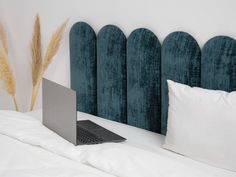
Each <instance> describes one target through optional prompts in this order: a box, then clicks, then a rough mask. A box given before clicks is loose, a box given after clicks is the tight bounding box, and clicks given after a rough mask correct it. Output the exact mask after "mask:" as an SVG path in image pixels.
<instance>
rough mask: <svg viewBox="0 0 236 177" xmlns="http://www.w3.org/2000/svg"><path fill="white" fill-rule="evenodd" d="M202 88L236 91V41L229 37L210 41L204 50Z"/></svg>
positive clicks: (220, 37)
mask: <svg viewBox="0 0 236 177" xmlns="http://www.w3.org/2000/svg"><path fill="white" fill-rule="evenodd" d="M201 72H202V77H201V82H202V87H204V88H207V89H215V90H225V91H234V90H236V40H234V39H232V38H230V37H227V36H217V37H214V38H212V39H210V40H209V41H208V42H207V43H206V44H205V45H204V47H203V49H202V70H201Z"/></svg>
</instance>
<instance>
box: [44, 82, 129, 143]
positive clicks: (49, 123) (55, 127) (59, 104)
mask: <svg viewBox="0 0 236 177" xmlns="http://www.w3.org/2000/svg"><path fill="white" fill-rule="evenodd" d="M76 105H77V104H76V92H75V91H74V90H71V89H69V88H66V87H63V86H61V85H59V84H57V83H54V82H52V81H49V80H47V79H43V124H44V125H45V126H46V127H48V128H49V129H51V130H52V131H54V132H56V133H57V134H58V135H60V136H61V137H63V138H65V139H66V140H68V141H69V142H71V143H73V144H74V145H82V144H98V143H104V142H122V141H125V140H126V139H125V138H123V137H121V136H119V135H117V134H115V133H113V132H111V131H109V130H107V129H105V128H103V127H101V126H99V125H98V124H95V123H94V122H92V121H90V120H81V121H77V107H76Z"/></svg>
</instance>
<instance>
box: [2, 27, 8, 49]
mask: <svg viewBox="0 0 236 177" xmlns="http://www.w3.org/2000/svg"><path fill="white" fill-rule="evenodd" d="M0 43H1V45H2V48H3V49H4V50H5V52H6V53H8V43H7V33H6V30H5V28H4V27H3V25H2V23H0Z"/></svg>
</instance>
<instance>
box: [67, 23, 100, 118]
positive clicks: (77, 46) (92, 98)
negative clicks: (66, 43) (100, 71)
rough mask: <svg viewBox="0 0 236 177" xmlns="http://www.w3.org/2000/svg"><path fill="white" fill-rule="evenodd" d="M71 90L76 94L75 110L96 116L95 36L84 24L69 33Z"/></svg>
mask: <svg viewBox="0 0 236 177" xmlns="http://www.w3.org/2000/svg"><path fill="white" fill-rule="evenodd" d="M70 68H71V88H72V89H73V90H75V91H76V93H77V110H78V111H82V112H86V113H89V114H93V115H97V73H96V72H97V67H96V34H95V32H94V31H93V29H92V28H91V27H90V26H89V25H88V24H87V23H84V22H78V23H76V24H74V25H73V27H72V28H71V31H70Z"/></svg>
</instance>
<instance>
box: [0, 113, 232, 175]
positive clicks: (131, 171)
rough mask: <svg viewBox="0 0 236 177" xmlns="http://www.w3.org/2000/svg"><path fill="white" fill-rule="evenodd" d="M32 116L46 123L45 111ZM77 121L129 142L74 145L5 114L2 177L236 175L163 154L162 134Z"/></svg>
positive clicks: (0, 121)
mask: <svg viewBox="0 0 236 177" xmlns="http://www.w3.org/2000/svg"><path fill="white" fill-rule="evenodd" d="M29 115H32V116H34V117H38V119H39V120H40V119H41V112H40V111H36V112H32V113H29ZM78 119H90V120H93V121H94V122H96V123H98V124H100V125H102V126H104V127H105V128H108V129H110V130H112V131H114V132H116V133H118V134H120V135H122V136H124V137H126V138H127V141H126V142H125V143H119V144H115V143H105V144H100V145H89V146H77V147H75V146H73V145H72V144H71V143H69V142H67V141H65V140H63V139H62V138H61V137H59V136H58V135H56V134H54V133H53V132H51V131H50V130H48V129H47V128H45V127H44V126H42V125H41V123H40V121H37V120H36V119H34V118H32V117H25V116H23V115H22V116H20V115H17V116H16V115H14V116H11V115H4V114H2V113H1V111H0V134H1V135H0V143H1V146H0V157H1V159H0V175H1V176H16V175H17V176H18V177H19V176H24V177H25V176H37V177H38V176H68V177H70V176H76V175H77V176H109V174H111V175H114V176H120V177H126V176H127V177H130V176H135V177H139V176H140V177H144V176H145V177H146V176H149V177H152V176H155V177H159V176H160V177H184V176H186V177H189V176H191V177H195V176H196V177H212V176H217V177H218V176H219V177H235V176H236V173H234V172H230V171H226V170H223V169H219V168H215V167H212V166H209V165H205V164H203V163H200V162H196V161H193V160H191V159H188V158H185V157H183V156H180V155H177V154H174V153H172V152H169V151H166V150H163V149H162V148H161V145H162V143H163V140H164V137H163V136H162V135H158V134H155V133H152V132H148V131H145V130H142V129H138V128H135V127H130V126H127V125H123V124H120V123H116V122H112V121H108V120H105V119H101V118H97V117H95V116H91V115H88V114H84V113H78ZM32 145H33V146H32ZM82 163H83V164H82ZM92 167H93V168H92ZM102 171H104V172H106V173H104V172H102Z"/></svg>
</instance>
